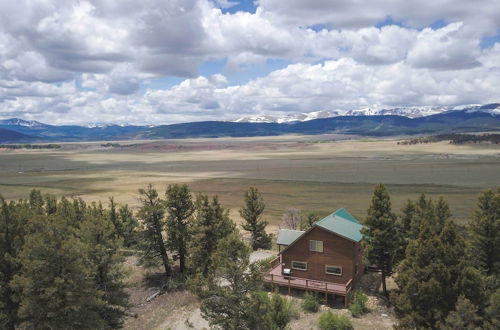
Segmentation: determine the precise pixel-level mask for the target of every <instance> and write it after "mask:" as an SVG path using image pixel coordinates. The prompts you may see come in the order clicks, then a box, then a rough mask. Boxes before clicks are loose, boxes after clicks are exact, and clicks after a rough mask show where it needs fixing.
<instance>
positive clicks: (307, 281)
mask: <svg viewBox="0 0 500 330" xmlns="http://www.w3.org/2000/svg"><path fill="white" fill-rule="evenodd" d="M308 284H309V280H308V279H307V278H306V288H308V287H309V285H308Z"/></svg>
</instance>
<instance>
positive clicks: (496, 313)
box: [486, 288, 500, 329]
mask: <svg viewBox="0 0 500 330" xmlns="http://www.w3.org/2000/svg"><path fill="white" fill-rule="evenodd" d="M486 319H487V323H486V325H487V328H488V329H500V288H498V289H497V290H496V291H495V292H493V293H492V294H491V295H490V297H489V300H488V306H487V308H486Z"/></svg>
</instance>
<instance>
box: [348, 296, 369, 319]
mask: <svg viewBox="0 0 500 330" xmlns="http://www.w3.org/2000/svg"><path fill="white" fill-rule="evenodd" d="M367 302H368V296H367V295H366V294H365V293H364V292H363V291H354V295H353V299H352V302H351V303H350V304H349V311H350V312H351V314H352V316H354V317H358V316H360V315H362V314H364V313H366V312H367V311H368V308H367V306H366V303H367Z"/></svg>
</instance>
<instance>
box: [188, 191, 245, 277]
mask: <svg viewBox="0 0 500 330" xmlns="http://www.w3.org/2000/svg"><path fill="white" fill-rule="evenodd" d="M195 206H196V214H195V218H194V221H193V227H192V238H191V242H190V244H189V255H190V258H189V268H190V271H191V272H192V273H193V274H196V275H199V276H201V277H202V278H204V279H206V278H208V277H209V274H210V273H211V272H212V271H213V266H214V265H213V264H214V261H213V253H214V252H215V250H216V248H217V244H218V242H219V241H220V240H221V239H223V238H225V237H226V236H228V235H230V234H232V233H234V232H235V230H236V228H235V225H234V223H233V221H232V220H231V219H230V218H229V212H228V210H226V209H224V208H223V207H222V206H221V205H220V204H219V200H218V198H217V197H214V198H213V199H212V201H211V202H210V201H209V199H208V196H206V195H203V194H199V195H198V196H197V199H196V203H195Z"/></svg>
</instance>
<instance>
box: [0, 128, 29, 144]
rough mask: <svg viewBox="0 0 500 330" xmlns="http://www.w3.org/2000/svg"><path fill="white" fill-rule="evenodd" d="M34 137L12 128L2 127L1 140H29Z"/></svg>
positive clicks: (4, 141)
mask: <svg viewBox="0 0 500 330" xmlns="http://www.w3.org/2000/svg"><path fill="white" fill-rule="evenodd" d="M33 139H34V137H33V136H30V135H26V134H23V133H19V132H16V131H13V130H10V129H5V128H0V142H2V143H6V142H16V141H29V140H33Z"/></svg>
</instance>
